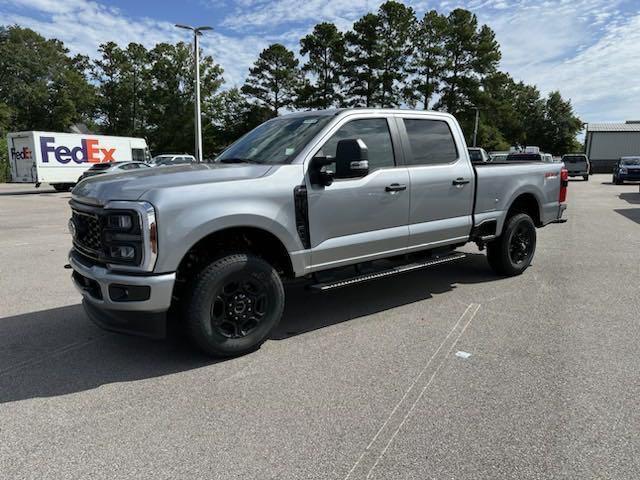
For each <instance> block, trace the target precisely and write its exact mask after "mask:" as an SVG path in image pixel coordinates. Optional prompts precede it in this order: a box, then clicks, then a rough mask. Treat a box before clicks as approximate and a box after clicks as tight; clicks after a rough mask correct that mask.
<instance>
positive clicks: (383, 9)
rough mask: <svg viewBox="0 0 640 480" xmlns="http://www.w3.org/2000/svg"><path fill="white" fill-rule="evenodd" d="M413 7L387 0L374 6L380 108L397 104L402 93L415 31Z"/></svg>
mask: <svg viewBox="0 0 640 480" xmlns="http://www.w3.org/2000/svg"><path fill="white" fill-rule="evenodd" d="M415 23H416V17H415V13H414V11H413V9H412V8H411V7H407V6H405V5H404V4H402V3H399V2H396V1H393V0H390V1H387V2H385V3H383V4H382V5H380V8H379V9H378V35H377V38H376V43H377V44H378V48H377V50H378V51H379V52H380V53H379V55H380V72H379V74H378V75H379V78H380V87H381V88H380V92H379V97H378V98H377V99H376V101H377V103H378V104H379V105H380V106H381V107H397V106H398V105H400V104H401V103H402V100H403V94H404V93H405V92H406V88H405V81H406V79H407V76H408V73H409V72H408V67H409V58H410V56H411V54H412V53H413V42H412V40H413V39H412V38H411V33H412V32H413V31H414V30H415Z"/></svg>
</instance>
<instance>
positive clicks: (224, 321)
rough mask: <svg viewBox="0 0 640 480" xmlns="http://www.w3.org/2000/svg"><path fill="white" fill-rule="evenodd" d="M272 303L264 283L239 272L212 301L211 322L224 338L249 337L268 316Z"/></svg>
mask: <svg viewBox="0 0 640 480" xmlns="http://www.w3.org/2000/svg"><path fill="white" fill-rule="evenodd" d="M270 306H271V305H270V302H269V298H268V296H267V291H266V289H265V288H264V285H262V284H261V283H260V282H258V281H256V280H255V278H253V277H251V276H249V275H247V274H244V275H237V276H236V278H233V279H229V280H228V281H227V283H225V284H224V285H223V286H222V287H221V288H220V290H219V291H218V292H217V295H216V297H215V298H214V299H213V301H212V302H211V325H212V327H213V328H214V329H216V330H217V331H218V332H219V333H220V334H221V335H223V336H224V337H227V338H242V337H246V336H247V335H248V334H249V333H251V332H252V331H253V330H254V329H255V328H256V327H257V326H258V325H259V324H260V322H261V321H262V320H263V319H264V318H265V316H266V315H267V314H268V312H269V307H270Z"/></svg>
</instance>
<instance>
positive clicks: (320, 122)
mask: <svg viewBox="0 0 640 480" xmlns="http://www.w3.org/2000/svg"><path fill="white" fill-rule="evenodd" d="M331 118H333V117H331V116H329V115H317V114H313V115H302V116H298V115H296V116H294V117H282V118H275V119H273V120H269V121H268V122H265V123H263V124H262V125H259V126H258V127H256V128H254V129H253V130H251V131H250V132H249V133H247V134H246V135H245V136H244V137H242V138H241V139H240V140H238V141H237V142H235V143H234V144H233V145H231V146H230V147H229V148H228V149H226V150H225V151H224V152H223V153H222V155H220V156H219V157H218V158H217V159H216V161H218V162H223V163H234V162H250V163H270V164H277V163H287V162H288V161H290V160H291V159H293V157H295V156H296V155H297V154H298V153H299V152H300V151H301V150H302V149H303V148H304V146H305V145H306V144H307V142H309V140H311V139H312V138H313V137H314V136H315V135H316V133H318V132H319V131H320V130H321V129H322V127H324V126H325V125H326V124H327V123H328V122H329V120H330V119H331Z"/></svg>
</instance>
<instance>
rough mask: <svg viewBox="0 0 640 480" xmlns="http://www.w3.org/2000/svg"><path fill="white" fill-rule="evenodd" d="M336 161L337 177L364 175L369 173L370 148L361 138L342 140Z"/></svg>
mask: <svg viewBox="0 0 640 480" xmlns="http://www.w3.org/2000/svg"><path fill="white" fill-rule="evenodd" d="M335 162H336V178H357V177H364V176H366V175H367V174H368V173H369V149H368V148H367V146H366V145H365V143H364V142H363V141H362V139H360V138H357V139H356V138H348V139H345V140H340V141H339V142H338V145H337V147H336V158H335Z"/></svg>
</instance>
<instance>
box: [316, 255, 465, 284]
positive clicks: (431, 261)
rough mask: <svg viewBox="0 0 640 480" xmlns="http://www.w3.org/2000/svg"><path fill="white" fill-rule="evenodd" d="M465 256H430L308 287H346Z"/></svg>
mask: <svg viewBox="0 0 640 480" xmlns="http://www.w3.org/2000/svg"><path fill="white" fill-rule="evenodd" d="M464 257H466V255H465V254H464V253H459V252H456V253H452V254H450V255H446V256H443V257H438V258H431V259H429V260H424V261H421V262H415V263H409V264H407V265H400V266H397V267H393V268H389V269H387V270H382V271H379V272H372V273H365V274H362V275H358V276H355V277H351V278H347V279H345V280H338V281H335V282H325V283H316V284H315V285H311V286H310V287H309V288H311V289H312V290H315V291H320V292H324V291H327V290H333V289H335V288H341V287H348V286H349V285H355V284H357V283H362V282H368V281H370V280H377V279H378V278H384V277H391V276H392V275H399V274H401V273H407V272H412V271H414V270H421V269H423V268H427V267H432V266H434V265H440V264H441V263H448V262H453V261H454V260H460V259H461V258H464Z"/></svg>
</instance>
